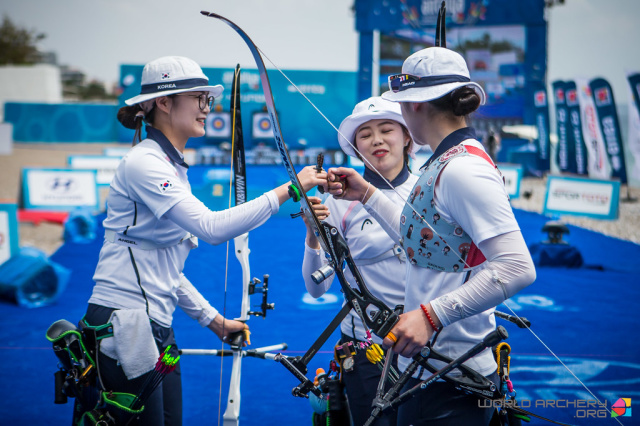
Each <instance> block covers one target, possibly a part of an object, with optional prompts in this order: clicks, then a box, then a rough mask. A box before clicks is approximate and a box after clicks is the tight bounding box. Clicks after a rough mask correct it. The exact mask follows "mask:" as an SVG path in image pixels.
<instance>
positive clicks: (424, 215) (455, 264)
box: [400, 144, 485, 272]
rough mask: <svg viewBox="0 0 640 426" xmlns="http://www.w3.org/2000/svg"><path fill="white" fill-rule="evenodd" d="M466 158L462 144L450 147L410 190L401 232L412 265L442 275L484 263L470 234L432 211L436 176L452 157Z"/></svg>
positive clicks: (465, 151) (403, 213)
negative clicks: (432, 270)
mask: <svg viewBox="0 0 640 426" xmlns="http://www.w3.org/2000/svg"><path fill="white" fill-rule="evenodd" d="M470 148H472V149H473V148H475V147H470ZM467 155H471V153H470V152H469V151H468V150H467V147H465V146H464V145H462V144H459V145H456V146H454V147H452V148H451V149H449V150H448V151H446V152H445V153H444V154H442V155H441V156H440V157H438V158H437V159H436V160H435V161H433V162H432V163H431V164H430V165H429V166H427V168H426V169H425V171H424V173H423V174H422V176H420V178H419V179H418V181H417V182H416V185H415V186H414V187H413V191H412V192H411V195H410V196H409V200H408V202H407V203H406V204H405V207H404V209H403V211H402V216H400V233H401V235H402V240H401V243H402V247H403V248H404V250H405V252H406V253H407V257H408V258H409V261H410V262H411V263H412V264H414V265H417V266H420V267H423V268H429V269H434V270H437V271H444V272H464V271H467V270H469V269H470V268H473V267H474V266H477V265H479V264H480V263H482V262H483V261H484V260H485V259H484V256H482V253H480V251H479V250H478V249H477V247H476V246H475V245H474V244H473V241H471V237H470V236H469V234H467V233H466V232H465V231H464V230H463V229H462V228H461V227H460V226H458V225H455V224H452V223H449V222H447V221H446V220H444V219H442V218H441V217H440V214H439V213H438V211H437V210H436V208H435V201H434V194H433V191H434V188H435V186H436V182H437V180H438V175H439V174H440V172H441V171H442V169H444V167H445V166H446V165H447V164H448V163H449V161H451V160H452V159H453V158H456V157H461V156H467ZM414 209H415V211H414ZM416 211H417V212H418V213H416ZM425 222H426V223H425ZM427 223H428V225H427ZM434 231H435V232H434ZM470 253H471V255H470Z"/></svg>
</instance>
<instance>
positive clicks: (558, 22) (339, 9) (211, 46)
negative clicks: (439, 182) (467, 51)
mask: <svg viewBox="0 0 640 426" xmlns="http://www.w3.org/2000/svg"><path fill="white" fill-rule="evenodd" d="M351 5H352V1H351V0H322V1H317V0H268V1H264V0H235V1H228V0H224V1H222V0H207V1H196V0H181V1H179V2H178V1H174V0H136V1H130V0H92V1H86V0H56V1H50V0H5V1H3V2H1V3H0V13H1V14H3V15H7V16H9V17H10V18H11V19H12V20H14V22H16V23H17V24H18V25H20V26H24V27H27V28H30V29H36V30H38V31H40V32H43V33H45V34H47V38H46V39H45V40H44V41H43V42H42V43H41V44H40V47H41V48H42V49H43V50H53V51H55V52H57V54H58V60H59V62H60V63H62V64H68V65H71V66H73V67H76V68H78V69H80V70H81V71H83V72H85V73H86V74H87V75H88V76H90V77H95V78H98V79H100V80H103V81H106V82H114V83H115V82H116V81H117V78H118V73H119V65H120V64H121V63H131V64H144V63H146V62H148V61H149V60H152V59H154V58H156V57H159V56H164V55H182V56H188V57H191V58H193V59H194V60H196V61H197V62H199V63H200V64H201V65H202V66H212V67H217V66H223V67H233V66H235V64H236V63H238V62H239V63H240V64H241V65H242V66H244V67H248V68H249V67H253V59H252V58H251V57H250V54H249V53H248V50H247V49H246V47H245V45H244V43H243V42H242V40H241V39H240V38H239V37H237V36H236V35H235V33H233V31H232V30H231V29H230V28H229V27H227V26H225V25H223V24H222V23H221V22H218V21H215V20H213V19H207V18H205V17H203V16H200V14H199V11H200V10H209V11H215V12H217V13H219V14H221V15H223V16H226V17H228V18H229V19H231V20H233V21H235V22H236V23H237V24H238V25H240V26H241V27H242V28H243V29H244V30H245V31H246V32H247V33H248V34H249V35H250V36H251V37H252V39H253V40H254V41H255V42H256V44H258V46H259V47H260V48H261V49H262V50H263V51H264V52H265V53H266V55H267V56H268V57H269V58H270V59H271V60H272V61H273V62H274V63H275V64H276V65H277V66H278V67H280V68H288V69H329V70H348V71H353V70H356V68H357V54H358V34H357V33H356V31H355V30H354V16H353V13H352V12H351ZM639 23H640V1H639V0H613V1H611V0H565V5H563V6H556V7H554V8H552V9H551V10H550V13H549V62H548V73H549V74H548V75H549V80H550V81H551V80H554V79H560V78H561V79H570V78H575V77H586V78H593V77H596V76H602V77H604V78H607V79H608V80H609V81H610V82H611V83H612V85H613V88H614V93H615V94H616V97H617V100H618V102H622V103H625V102H626V96H627V94H626V90H627V87H626V81H625V72H626V71H638V70H640V54H639V53H638V48H637V45H634V44H636V43H637V40H640V25H638V24H639ZM265 62H267V66H268V67H271V65H270V64H269V63H268V61H265ZM623 91H624V92H623Z"/></svg>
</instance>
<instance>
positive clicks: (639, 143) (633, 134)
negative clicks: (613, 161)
mask: <svg viewBox="0 0 640 426" xmlns="http://www.w3.org/2000/svg"><path fill="white" fill-rule="evenodd" d="M627 80H628V81H629V85H630V87H629V88H630V89H631V95H632V100H633V102H631V101H630V102H629V133H628V138H629V140H628V141H627V147H628V148H629V153H630V154H631V156H632V158H633V168H632V169H631V172H630V174H631V176H632V177H633V178H634V179H637V180H640V73H637V72H636V73H630V74H629V75H627Z"/></svg>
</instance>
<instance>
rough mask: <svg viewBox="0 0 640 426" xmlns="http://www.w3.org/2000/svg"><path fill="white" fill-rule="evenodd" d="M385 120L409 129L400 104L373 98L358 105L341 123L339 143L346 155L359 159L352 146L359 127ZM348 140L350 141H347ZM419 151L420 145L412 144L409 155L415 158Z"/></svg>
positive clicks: (376, 97) (377, 97)
mask: <svg viewBox="0 0 640 426" xmlns="http://www.w3.org/2000/svg"><path fill="white" fill-rule="evenodd" d="M385 118H386V119H389V120H393V121H396V122H398V123H400V124H402V126H403V127H404V128H405V129H406V128H407V124H406V123H405V122H404V118H402V111H401V110H400V104H397V103H395V102H389V101H386V100H384V99H382V98H381V97H379V96H373V97H371V98H369V99H365V100H364V101H362V102H359V103H358V104H356V106H355V107H354V108H353V112H352V113H351V115H350V116H348V117H347V118H345V119H344V120H342V123H340V129H339V133H338V142H340V147H341V148H342V150H343V151H344V152H345V154H347V155H350V156H352V157H356V158H357V155H356V151H355V150H354V149H353V146H352V145H351V144H352V143H353V144H354V145H355V133H356V130H358V127H360V126H362V125H363V124H364V123H366V122H367V121H371V120H382V119H385ZM347 138H350V139H349V140H347ZM419 149H420V145H418V144H417V143H415V142H412V143H411V151H410V152H409V154H410V155H411V156H412V157H413V154H414V153H415V152H416V151H418V150H419Z"/></svg>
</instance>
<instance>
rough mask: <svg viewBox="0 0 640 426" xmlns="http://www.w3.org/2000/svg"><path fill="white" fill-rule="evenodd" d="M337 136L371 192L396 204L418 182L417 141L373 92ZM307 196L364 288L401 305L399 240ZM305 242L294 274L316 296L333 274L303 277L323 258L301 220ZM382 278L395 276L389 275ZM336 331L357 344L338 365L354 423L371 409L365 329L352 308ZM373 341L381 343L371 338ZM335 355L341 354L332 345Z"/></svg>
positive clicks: (374, 373) (359, 209) (358, 213)
mask: <svg viewBox="0 0 640 426" xmlns="http://www.w3.org/2000/svg"><path fill="white" fill-rule="evenodd" d="M338 141H339V143H340V146H341V147H342V150H343V151H344V152H345V153H346V154H347V155H350V156H351V157H354V158H358V159H360V160H362V161H363V162H364V164H365V166H364V167H365V169H364V179H365V180H366V181H367V182H369V184H370V185H371V186H372V189H373V188H378V189H380V190H381V191H382V192H383V193H384V194H385V195H386V196H388V197H389V199H390V200H393V201H394V202H396V203H399V204H402V203H403V202H404V200H405V199H406V198H407V197H408V196H409V192H410V190H411V188H413V185H414V184H415V182H416V180H417V179H418V178H417V176H415V175H413V174H411V173H410V170H409V156H410V155H413V153H414V152H415V151H416V147H417V145H415V144H414V143H413V142H412V139H411V136H410V134H409V132H408V130H407V129H406V125H405V122H404V119H403V118H402V113H401V112H400V106H399V105H398V104H397V103H395V102H389V101H385V100H384V99H382V98H380V97H377V96H376V97H371V98H369V99H365V100H364V101H362V102H359V103H358V104H357V105H356V106H355V108H354V109H353V113H352V114H351V115H349V116H348V117H347V118H345V119H344V120H343V121H342V124H340V130H339V133H338ZM418 148H419V147H418ZM378 173H380V175H381V176H380V175H379V174H378ZM389 184H391V187H390V186H389ZM392 188H395V191H394V190H393V189H392ZM309 200H310V201H311V202H312V203H314V207H315V211H316V213H319V214H320V216H321V219H322V218H325V217H326V215H327V212H330V213H331V215H330V216H328V217H327V218H326V220H325V221H326V222H327V223H330V224H331V225H333V226H335V227H336V228H337V229H338V230H339V232H340V233H341V234H342V236H343V237H344V238H345V240H346V241H347V244H348V245H349V250H350V251H351V254H352V256H353V259H354V260H355V262H356V264H357V265H358V269H359V270H360V273H361V274H362V276H363V278H364V280H365V282H366V284H367V287H368V288H369V290H370V291H371V292H372V293H373V294H374V295H375V296H376V297H377V298H379V299H380V300H382V301H383V302H384V303H385V304H386V305H387V306H391V307H394V306H396V305H398V304H402V303H403V300H404V291H405V289H404V280H403V279H402V277H404V275H405V271H406V257H405V256H404V253H403V251H402V249H401V247H400V245H399V244H397V242H394V241H393V240H391V239H390V238H389V236H388V235H387V233H386V232H385V231H384V229H383V228H382V227H381V226H380V224H379V223H378V221H376V220H375V219H374V218H373V217H372V216H371V215H370V214H369V213H367V211H366V210H365V209H364V208H363V206H362V204H360V203H359V202H357V201H346V200H340V199H336V198H334V197H329V198H327V199H326V200H325V205H322V204H319V203H320V198H317V197H309ZM305 223H306V221H305ZM305 243H306V244H305V253H304V260H303V263H302V276H303V277H304V281H305V286H306V288H307V291H308V292H309V293H310V294H311V295H312V296H313V297H320V296H321V295H323V294H324V293H325V292H326V291H328V290H329V288H330V287H331V284H332V282H333V276H332V277H330V278H328V279H326V280H325V281H324V282H322V283H321V284H320V285H318V284H316V283H315V282H314V281H313V280H312V279H311V274H312V273H313V272H314V271H316V270H318V269H319V268H321V267H322V266H323V265H324V264H326V263H327V260H326V257H325V256H324V253H323V251H322V249H321V247H320V243H319V242H318V239H317V238H316V236H315V234H314V232H313V230H312V229H311V227H310V226H309V225H308V224H307V237H306V240H305ZM347 274H349V273H348V272H347ZM390 276H391V277H395V278H397V279H394V280H389V277H390ZM347 279H349V277H347ZM341 332H342V337H341V339H340V342H338V346H344V347H346V346H347V345H351V347H354V348H358V349H356V350H357V352H356V354H355V356H354V357H353V358H352V359H349V360H345V359H343V360H341V364H342V367H343V375H342V379H343V382H344V384H345V389H346V394H347V399H348V401H349V410H350V415H351V419H352V421H353V424H354V425H362V424H364V423H365V422H366V420H367V418H368V417H369V414H370V413H371V403H372V401H373V399H374V397H375V392H376V386H377V382H378V380H379V378H380V370H379V369H378V367H377V366H376V365H374V364H372V363H371V362H370V361H369V360H368V359H367V356H366V351H365V349H364V347H363V344H364V342H365V341H367V334H366V330H365V329H364V327H363V324H362V322H361V320H360V319H359V318H358V315H357V314H356V313H355V312H354V311H351V312H350V313H349V315H347V317H346V318H345V319H344V320H343V321H342V324H341ZM374 341H375V342H376V343H377V344H380V343H382V339H380V338H378V337H376V336H374ZM337 353H340V354H343V353H344V352H343V351H342V350H338V351H337ZM396 367H397V365H396V363H395V362H394V368H396ZM376 425H380V426H395V425H396V418H395V413H394V412H389V413H386V414H385V416H384V417H382V418H380V419H379V420H378V422H377V423H376Z"/></svg>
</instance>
